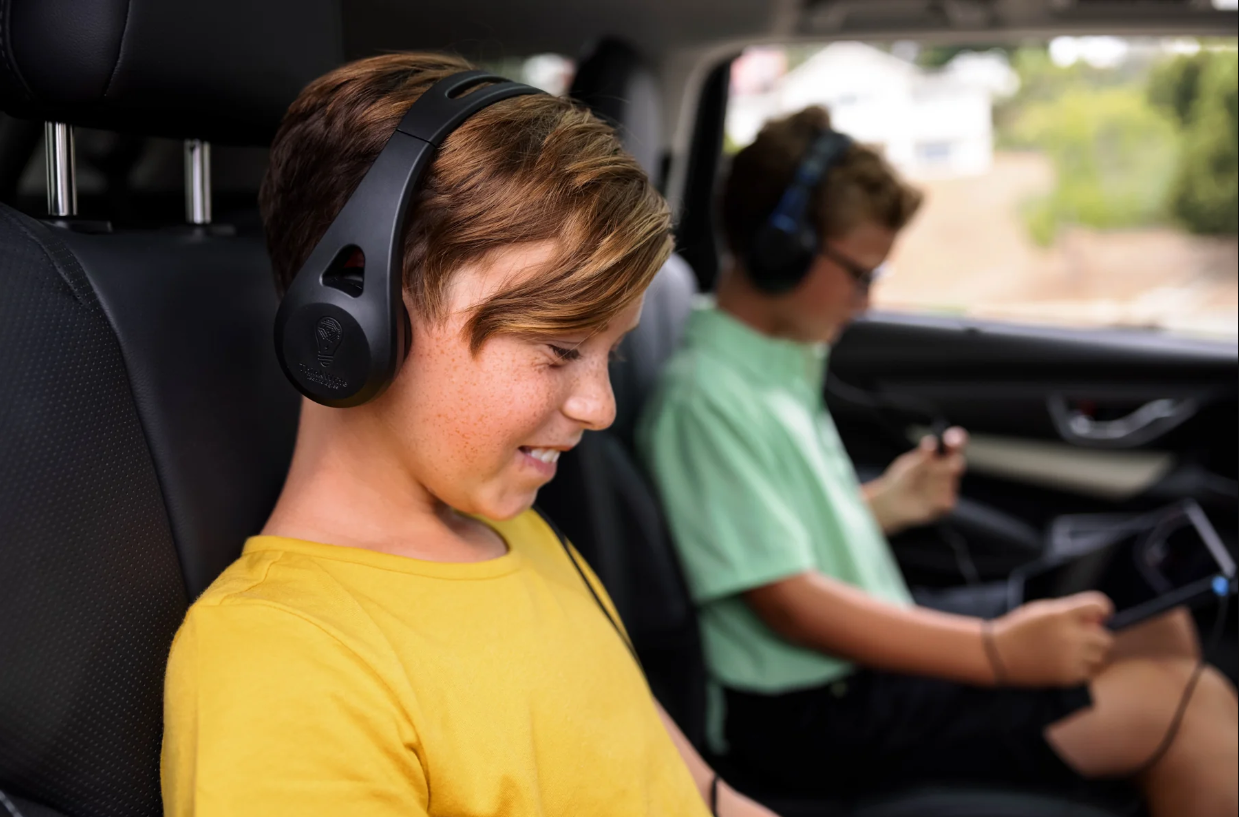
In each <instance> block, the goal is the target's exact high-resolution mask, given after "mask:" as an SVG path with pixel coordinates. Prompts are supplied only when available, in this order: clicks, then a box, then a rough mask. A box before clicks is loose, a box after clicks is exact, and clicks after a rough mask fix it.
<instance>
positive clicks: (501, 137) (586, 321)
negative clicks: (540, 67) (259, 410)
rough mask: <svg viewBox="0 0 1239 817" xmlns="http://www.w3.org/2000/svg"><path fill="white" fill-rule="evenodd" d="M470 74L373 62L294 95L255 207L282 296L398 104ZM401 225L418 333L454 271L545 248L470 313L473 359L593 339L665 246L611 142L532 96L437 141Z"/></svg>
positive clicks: (663, 225)
mask: <svg viewBox="0 0 1239 817" xmlns="http://www.w3.org/2000/svg"><path fill="white" fill-rule="evenodd" d="M472 67H473V66H471V65H469V63H467V62H465V61H464V60H461V59H458V58H455V57H449V56H442V55H436V54H408V53H404V54H387V55H383V56H378V57H371V58H369V59H364V60H359V61H357V62H354V63H351V64H349V65H345V66H342V67H340V68H337V69H336V70H334V71H332V72H331V73H329V74H327V75H325V76H323V77H320V78H319V79H317V80H315V81H314V82H312V83H311V84H310V85H309V86H307V87H306V88H305V90H303V91H302V92H301V94H300V96H298V97H297V99H296V101H294V102H293V104H292V106H291V107H290V108H289V110H288V113H287V114H286V115H285V117H284V121H283V123H282V124H281V126H280V129H279V132H278V133H277V134H276V137H275V141H274V143H273V144H272V148H271V163H270V166H269V167H268V169H267V174H266V177H265V178H264V179H263V183H262V188H261V190H260V193H259V205H260V207H261V210H262V215H263V223H264V226H265V228H266V234H267V246H268V249H269V251H270V254H271V260H272V264H273V266H274V271H275V278H276V285H277V288H278V289H279V290H280V292H281V293H282V292H284V291H285V290H287V288H288V286H289V284H291V282H292V279H293V276H295V275H296V273H297V270H298V269H299V268H300V267H301V265H302V264H303V263H304V262H305V259H306V258H307V257H308V255H309V253H310V251H311V250H312V249H313V248H314V245H315V244H316V243H317V242H318V240H319V239H320V238H321V237H322V235H323V233H324V232H325V231H326V230H327V227H328V226H329V225H330V224H331V221H332V220H333V219H334V218H335V216H336V214H338V213H339V211H340V209H341V208H342V207H343V206H344V203H345V202H346V201H347V200H348V197H349V196H350V195H351V194H352V192H353V190H354V189H355V188H356V187H357V185H358V183H360V181H361V178H362V177H363V176H364V175H365V173H366V171H367V170H368V169H369V167H370V165H371V164H372V163H373V162H374V160H375V158H376V157H377V156H378V154H379V152H380V151H381V150H382V149H383V146H384V145H385V144H386V143H387V140H388V138H389V137H390V136H391V134H392V132H393V131H394V130H395V128H396V125H397V124H398V123H399V121H400V119H401V117H403V116H404V114H405V112H406V111H408V109H409V107H410V106H411V105H412V104H413V102H414V101H415V100H416V99H417V98H418V97H420V96H421V95H422V94H423V93H424V92H425V91H426V90H427V89H428V88H429V87H430V86H431V85H433V84H434V83H435V82H437V81H439V80H441V79H443V78H445V77H448V76H451V75H452V74H455V73H458V72H460V71H467V70H470V69H471V68H472ZM408 225H409V226H408V228H407V232H406V235H405V237H404V286H405V290H406V291H407V293H408V294H409V296H410V299H411V301H412V303H413V304H414V306H415V309H416V310H417V312H418V314H419V315H420V316H422V317H424V318H427V319H430V320H438V319H441V318H442V317H443V313H444V308H445V299H446V294H447V291H448V285H449V283H450V281H451V278H452V276H453V274H454V273H455V272H456V271H457V270H459V269H461V268H462V267H464V266H466V265H469V264H472V263H479V262H485V261H486V260H487V259H488V257H490V256H491V255H492V254H493V253H495V252H496V251H497V250H499V249H501V248H503V247H506V246H511V245H514V244H525V243H530V242H543V241H553V242H555V246H556V248H557V249H556V252H555V253H554V258H553V260H552V261H551V262H550V263H549V264H547V265H545V267H544V268H542V269H540V270H538V271H536V272H535V273H534V274H533V275H531V276H528V277H526V278H525V279H524V280H522V281H521V282H520V283H518V284H516V285H514V286H512V287H510V288H508V289H506V290H503V291H501V292H499V293H497V294H496V295H494V296H492V297H491V298H489V299H488V300H487V301H485V302H484V303H482V304H481V305H479V306H478V307H477V308H476V310H475V311H474V314H473V316H472V317H471V319H470V322H469V325H468V327H467V329H466V331H467V332H468V333H469V337H470V343H471V345H472V347H473V349H474V351H475V352H476V351H477V349H479V348H480V347H481V345H482V343H484V342H485V340H486V339H487V338H488V337H490V336H491V335H492V334H495V333H516V334H526V335H552V334H561V333H569V332H577V331H583V330H591V329H594V328H597V327H598V326H600V325H602V324H604V323H606V322H607V321H608V320H609V319H610V318H611V317H612V316H614V315H615V314H617V313H619V312H620V311H622V310H623V309H625V308H626V307H627V306H629V305H630V304H631V303H633V301H635V300H636V299H637V298H638V297H640V295H641V293H642V292H643V291H644V290H645V288H646V286H648V284H649V282H650V280H651V279H652V278H653V276H654V274H655V273H656V272H657V271H658V268H659V267H660V266H661V265H662V264H663V262H664V261H665V260H666V259H667V256H668V255H669V254H670V253H671V246H672V242H671V232H670V226H671V219H670V213H669V211H668V208H667V204H666V202H665V201H664V200H663V199H662V197H661V196H660V195H659V194H658V192H657V191H656V190H655V189H654V187H653V185H651V184H650V181H649V179H648V178H647V177H646V175H645V173H644V172H643V171H642V169H641V167H640V165H638V164H637V162H636V160H635V159H633V158H632V156H630V155H629V154H628V153H626V152H625V151H624V150H623V148H622V147H621V146H620V143H619V140H618V138H617V137H616V135H615V133H614V131H613V130H612V129H611V128H610V127H609V126H607V125H606V124H605V123H603V122H602V121H601V120H599V119H598V118H597V117H595V116H594V115H593V114H591V113H589V112H588V111H586V110H584V109H582V108H580V107H578V106H576V105H575V104H573V103H572V102H571V101H570V100H567V99H564V98H562V97H554V96H550V95H546V94H538V95H530V96H520V97H514V98H511V99H507V100H504V101H502V102H498V103H496V104H494V105H491V106H490V107H487V108H485V109H483V110H482V111H480V112H478V113H477V114H475V115H474V116H472V117H471V118H469V119H468V120H467V121H466V122H465V123H464V124H462V125H461V126H460V127H459V128H457V129H456V130H455V131H454V132H453V133H452V134H451V135H450V136H448V137H447V139H446V140H444V143H443V145H442V147H441V148H440V150H439V152H438V155H437V156H436V157H435V159H434V162H433V163H432V164H431V166H430V169H429V170H428V172H427V174H426V176H425V178H424V179H423V182H422V186H421V189H420V190H419V192H418V193H417V195H416V197H415V198H414V200H413V201H412V202H411V203H410V207H409V218H408Z"/></svg>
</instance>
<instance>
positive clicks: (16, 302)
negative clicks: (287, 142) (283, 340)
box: [0, 0, 342, 817]
mask: <svg viewBox="0 0 1239 817" xmlns="http://www.w3.org/2000/svg"><path fill="white" fill-rule="evenodd" d="M0 15H3V19H0V27H2V28H3V36H4V44H5V49H4V50H3V52H2V53H3V59H2V61H0V108H3V109H4V110H5V112H6V113H7V114H9V115H11V116H14V117H19V118H22V119H24V120H28V121H36V122H37V121H48V122H56V123H61V127H58V128H52V129H51V131H52V137H53V138H51V139H49V144H50V146H51V147H52V148H53V149H54V148H56V147H60V148H64V149H65V153H67V154H70V155H71V151H69V150H68V148H69V147H70V145H71V142H70V141H69V139H68V138H67V137H68V135H69V130H68V128H67V127H65V126H73V125H82V126H90V127H97V128H104V129H109V130H115V131H120V132H125V133H131V134H138V135H144V136H150V135H157V136H164V137H174V138H178V139H197V140H214V141H216V142H219V143H228V144H254V145H262V144H267V143H268V142H269V140H270V138H271V136H272V135H273V133H274V131H275V128H276V127H277V125H278V123H279V121H280V118H281V116H282V115H283V111H284V110H285V109H286V108H287V106H288V104H289V103H290V102H291V101H292V99H293V98H294V97H295V95H296V94H297V92H298V91H299V90H300V88H301V87H302V85H303V84H304V83H305V82H307V81H308V80H310V79H312V78H313V77H316V76H318V75H320V74H321V73H323V72H324V71H326V70H329V69H330V68H332V67H334V66H335V65H336V64H338V63H339V62H340V60H341V54H342V48H341V37H340V27H339V13H338V8H337V7H336V4H335V0H244V1H243V0H215V2H212V3H201V4H186V3H131V2H127V1H126V0H98V1H97V2H93V3H89V4H82V3H77V2H73V0H9V2H5V3H3V4H0ZM196 155H197V157H201V156H202V154H201V152H199V153H197V154H196ZM65 158H69V157H65ZM195 162H196V164H195V165H194V167H197V168H199V169H201V168H202V167H203V166H204V165H205V162H204V161H203V160H202V159H201V158H199V159H196V160H195ZM49 164H51V166H52V169H53V170H54V171H56V172H58V173H59V174H62V175H60V176H59V178H62V179H64V180H65V186H64V187H63V188H61V193H62V194H63V195H61V196H58V197H57V198H56V201H55V205H56V207H57V214H56V215H57V217H56V218H54V219H47V220H39V219H35V218H31V217H29V216H26V215H23V214H21V213H19V212H17V211H15V210H13V209H11V208H9V207H6V206H3V205H0V350H3V351H2V353H0V383H2V384H3V389H4V397H3V400H2V401H0V462H3V463H4V465H3V468H2V469H0V555H2V557H3V561H2V563H0V564H2V567H0V815H6V816H8V817H155V815H158V814H160V813H161V806H160V792H159V751H160V740H161V730H162V703H161V702H162V697H163V673H164V664H165V661H166V659H167V653H168V648H169V645H170V643H171V639H172V636H173V633H174V632H175V630H176V628H177V626H178V625H179V624H180V622H181V619H182V617H183V616H184V614H185V610H186V608H187V605H188V604H189V603H190V601H192V599H193V598H195V597H196V596H197V595H198V594H199V593H201V592H202V590H203V589H204V588H205V587H206V586H207V584H209V583H210V582H211V580H212V579H213V578H214V577H215V576H216V575H217V574H218V572H219V571H220V570H222V569H223V567H224V566H226V565H227V564H228V563H229V562H230V561H231V560H233V559H234V558H236V556H237V555H238V553H239V552H240V548H241V545H242V543H243V541H244V539H245V537H246V536H247V535H249V534H251V533H254V532H256V531H257V530H258V529H259V527H260V526H261V524H262V522H263V520H264V519H265V517H266V514H267V513H268V512H269V510H270V507H271V505H272V503H273V502H274V500H275V498H276V496H277V494H278V492H279V489H280V486H281V483H282V481H283V478H284V474H285V472H286V470H287V465H288V460H289V456H290V454H291V449H292V442H293V436H294V434H295V426H296V417H297V407H298V405H299V401H298V397H297V395H296V393H295V392H294V391H293V390H292V388H291V387H290V386H288V385H287V383H286V382H285V381H284V379H283V377H282V375H281V374H280V371H279V368H278V366H277V364H276V362H275V357H274V354H273V349H272V344H271V324H272V319H273V316H274V311H275V305H276V297H275V291H274V286H273V284H272V278H271V271H270V267H269V262H268V260H267V255H266V251H265V248H264V246H263V242H262V240H261V237H260V236H257V235H253V234H246V233H238V232H236V231H233V230H229V229H228V227H227V225H218V224H208V223H206V221H207V219H205V218H199V222H201V223H198V224H196V225H192V226H186V227H183V228H179V229H168V230H146V231H121V230H115V231H113V230H110V228H109V225H107V224H106V223H101V222H85V221H82V220H81V219H77V218H75V217H74V213H73V200H72V186H71V185H70V184H69V180H70V179H71V168H72V165H71V162H50V163H49ZM196 192H197V193H198V194H199V195H198V196H197V197H196V198H195V199H194V201H195V202H196V203H198V204H201V203H203V202H204V201H207V200H208V199H206V198H205V193H206V191H205V190H204V189H203V188H201V187H199V188H196Z"/></svg>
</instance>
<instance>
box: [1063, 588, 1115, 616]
mask: <svg viewBox="0 0 1239 817" xmlns="http://www.w3.org/2000/svg"><path fill="white" fill-rule="evenodd" d="M1065 601H1067V602H1068V608H1069V609H1070V611H1071V612H1072V613H1073V614H1074V615H1075V616H1077V617H1078V618H1079V619H1080V620H1081V621H1093V622H1098V623H1100V622H1102V621H1105V620H1106V619H1108V618H1109V617H1110V616H1112V615H1114V602H1112V601H1110V599H1109V598H1108V597H1107V596H1106V594H1105V593H1098V592H1097V591H1096V590H1090V591H1088V592H1087V593H1077V594H1076V595H1074V596H1071V597H1070V598H1068V599H1065Z"/></svg>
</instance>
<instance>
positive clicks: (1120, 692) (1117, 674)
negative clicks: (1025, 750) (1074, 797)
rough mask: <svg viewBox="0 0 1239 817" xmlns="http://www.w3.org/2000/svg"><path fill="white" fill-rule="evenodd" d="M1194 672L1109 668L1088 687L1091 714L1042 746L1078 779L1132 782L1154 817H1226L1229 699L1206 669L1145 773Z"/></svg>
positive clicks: (1153, 666)
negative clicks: (1171, 733) (1173, 731)
mask: <svg viewBox="0 0 1239 817" xmlns="http://www.w3.org/2000/svg"><path fill="white" fill-rule="evenodd" d="M1195 668H1196V662H1195V661H1194V660H1192V659H1190V658H1177V659H1174V658H1168V659H1161V660H1153V659H1125V660H1121V661H1116V662H1114V663H1113V664H1111V665H1110V666H1109V667H1108V668H1106V670H1105V671H1103V672H1102V673H1101V674H1100V675H1098V676H1097V678H1095V679H1094V680H1093V683H1092V694H1093V706H1092V707H1090V708H1089V709H1086V710H1083V711H1081V712H1078V713H1076V714H1074V715H1072V716H1070V717H1068V718H1065V719H1064V720H1062V721H1060V722H1058V723H1056V724H1053V725H1051V726H1050V727H1049V728H1048V729H1047V730H1046V739H1047V740H1048V741H1049V742H1050V745H1051V746H1053V747H1054V749H1055V751H1057V752H1058V754H1059V756H1061V757H1062V758H1063V759H1064V760H1065V761H1066V762H1067V763H1068V764H1069V765H1071V766H1072V767H1073V768H1075V769H1076V770H1077V771H1079V772H1080V773H1081V774H1082V775H1084V776H1086V777H1111V776H1127V775H1132V774H1138V775H1139V776H1138V777H1137V780H1136V782H1137V783H1138V784H1139V785H1140V787H1141V789H1142V790H1143V792H1144V795H1145V798H1146V800H1147V802H1148V805H1149V809H1150V810H1151V812H1152V814H1153V816H1154V817H1215V816H1216V817H1221V815H1226V816H1227V817H1233V816H1234V814H1235V813H1236V809H1239V793H1237V791H1236V788H1237V786H1239V772H1237V769H1236V760H1237V758H1236V755H1237V753H1239V749H1237V746H1236V743H1237V741H1239V720H1237V718H1236V703H1235V691H1234V688H1233V687H1231V686H1230V683H1229V682H1228V681H1227V680H1226V679H1225V678H1224V677H1223V676H1222V675H1221V674H1220V673H1218V672H1217V671H1216V670H1214V669H1213V668H1212V667H1207V668H1205V670H1204V672H1203V673H1202V675H1201V677H1200V680H1199V682H1198V683H1197V685H1196V689H1195V692H1194V693H1193V694H1192V696H1191V699H1190V701H1189V703H1188V706H1187V710H1186V712H1185V714H1184V718H1183V721H1182V723H1181V725H1180V727H1179V729H1178V731H1177V733H1176V734H1175V736H1174V739H1173V741H1172V742H1171V744H1170V748H1169V749H1168V750H1167V751H1166V752H1165V753H1164V754H1163V755H1162V756H1161V758H1160V759H1159V760H1158V761H1157V762H1156V763H1155V764H1154V765H1153V766H1152V767H1151V768H1148V769H1145V766H1146V765H1147V764H1148V762H1149V760H1150V759H1151V758H1152V757H1153V756H1154V753H1155V752H1156V751H1157V749H1158V747H1159V746H1160V745H1161V744H1162V741H1163V740H1164V738H1165V736H1166V734H1167V731H1168V729H1169V727H1170V724H1171V721H1172V719H1173V717H1174V712H1175V709H1176V708H1177V706H1178V704H1179V700H1180V697H1181V695H1182V693H1183V690H1184V689H1185V687H1186V685H1187V682H1188V679H1189V678H1190V676H1191V674H1192V672H1193V670H1195Z"/></svg>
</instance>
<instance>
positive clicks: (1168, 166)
mask: <svg viewBox="0 0 1239 817" xmlns="http://www.w3.org/2000/svg"><path fill="white" fill-rule="evenodd" d="M1009 141H1010V143H1012V144H1015V145H1020V146H1027V147H1036V148H1038V149H1039V150H1041V151H1043V152H1044V153H1046V154H1048V156H1049V157H1050V159H1051V161H1053V163H1054V168H1055V171H1056V177H1057V178H1056V182H1055V187H1054V189H1053V191H1051V192H1050V193H1049V194H1048V195H1046V196H1044V197H1042V198H1040V199H1037V200H1034V201H1032V202H1029V203H1028V205H1027V207H1026V210H1025V213H1024V216H1025V220H1026V223H1027V225H1028V228H1029V231H1030V233H1031V234H1032V236H1033V238H1034V240H1036V241H1037V242H1038V243H1041V244H1049V243H1052V242H1053V240H1054V237H1055V235H1056V233H1057V231H1058V228H1059V227H1060V226H1062V225H1064V224H1082V225H1086V226H1089V227H1095V228H1098V229H1113V228H1120V227H1132V226H1137V225H1142V224H1150V223H1156V222H1157V221H1159V220H1162V219H1163V217H1164V215H1165V200H1166V195H1167V191H1168V190H1169V187H1170V183H1171V180H1172V178H1173V173H1174V167H1175V156H1176V145H1175V129H1174V126H1173V124H1172V123H1171V122H1170V120H1169V119H1168V118H1167V117H1166V116H1164V115H1163V114H1162V113H1160V112H1159V111H1158V110H1157V109H1155V108H1153V107H1152V106H1151V105H1149V103H1148V102H1147V100H1146V98H1145V95H1144V94H1143V93H1142V92H1141V91H1140V90H1139V89H1137V88H1132V87H1126V88H1125V87H1113V88H1088V87H1075V88H1072V89H1070V90H1068V91H1066V92H1065V93H1062V94H1061V95H1060V96H1058V97H1057V98H1056V99H1053V100H1044V101H1040V102H1036V103H1033V104H1029V105H1026V106H1025V108H1024V109H1023V111H1022V112H1021V115H1020V116H1019V117H1018V118H1017V119H1016V121H1015V122H1014V123H1013V124H1012V126H1011V128H1010V132H1009Z"/></svg>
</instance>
